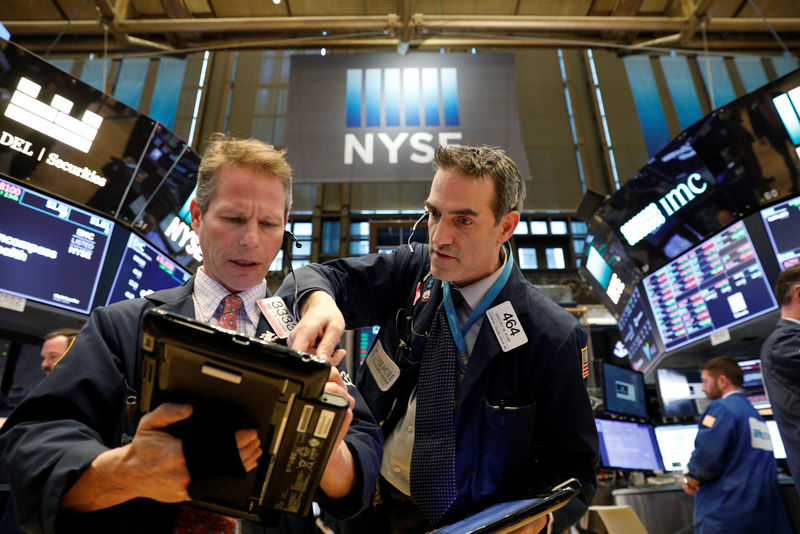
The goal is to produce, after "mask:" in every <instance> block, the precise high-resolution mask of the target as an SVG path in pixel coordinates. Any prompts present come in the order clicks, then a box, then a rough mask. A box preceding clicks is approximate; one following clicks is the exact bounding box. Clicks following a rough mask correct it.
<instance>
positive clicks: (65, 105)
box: [5, 77, 103, 152]
mask: <svg viewBox="0 0 800 534" xmlns="http://www.w3.org/2000/svg"><path fill="white" fill-rule="evenodd" d="M41 90H42V87H41V86H40V85H39V84H37V83H34V82H32V81H31V80H29V79H28V78H25V77H22V78H20V79H19V83H18V84H17V90H16V91H14V94H13V95H11V101H10V102H9V103H8V106H7V107H6V111H5V116H6V117H8V118H9V119H12V120H15V121H17V122H19V123H21V124H24V125H25V126H28V127H30V128H33V129H34V130H36V131H38V132H41V133H43V134H45V135H47V136H49V137H52V138H53V139H55V140H56V141H61V142H62V143H65V144H67V145H69V146H71V147H73V148H77V149H78V150H80V151H81V152H89V149H90V148H91V146H92V142H94V138H95V137H96V136H97V130H98V129H100V125H101V124H102V123H103V118H102V117H101V116H100V115H97V114H96V113H92V112H91V111H89V110H88V109H87V110H86V111H84V112H83V117H82V118H81V119H80V120H79V119H76V118H75V117H73V116H71V115H69V113H70V111H72V102H71V101H70V100H67V99H66V98H64V97H63V96H61V95H55V96H53V100H52V102H51V103H50V104H45V103H44V102H40V101H39V100H37V98H38V96H39V92H40V91H41Z"/></svg>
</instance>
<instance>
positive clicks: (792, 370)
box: [761, 265, 800, 494]
mask: <svg viewBox="0 0 800 534" xmlns="http://www.w3.org/2000/svg"><path fill="white" fill-rule="evenodd" d="M775 298H776V299H777V301H778V304H780V307H781V318H780V319H779V320H778V324H777V326H776V327H775V330H773V331H772V333H771V334H770V335H769V337H768V338H767V340H766V341H765V342H764V345H762V346H761V372H762V374H763V376H764V385H765V386H766V388H767V394H768V395H769V402H770V404H771V405H772V413H773V415H774V417H775V422H777V423H778V430H779V431H780V434H781V439H782V440H783V446H784V447H785V448H786V461H787V462H788V463H789V472H790V473H791V474H792V477H793V478H794V486H795V489H796V490H797V492H798V494H800V265H795V266H794V267H789V268H788V269H786V270H785V271H783V272H781V274H779V275H778V280H777V281H776V282H775Z"/></svg>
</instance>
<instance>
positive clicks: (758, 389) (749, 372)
mask: <svg viewBox="0 0 800 534" xmlns="http://www.w3.org/2000/svg"><path fill="white" fill-rule="evenodd" d="M736 363H738V364H739V367H740V368H741V369H742V373H743V375H744V384H743V386H742V391H743V392H744V395H745V397H747V400H748V401H750V404H752V405H753V408H755V409H756V410H766V409H768V408H769V407H770V404H769V399H768V398H767V392H766V390H765V389H764V378H763V377H762V376H761V360H741V361H738V362H736Z"/></svg>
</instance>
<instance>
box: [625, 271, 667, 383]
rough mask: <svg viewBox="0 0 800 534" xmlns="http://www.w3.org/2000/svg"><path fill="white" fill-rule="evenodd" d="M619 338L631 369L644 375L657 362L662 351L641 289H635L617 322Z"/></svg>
mask: <svg viewBox="0 0 800 534" xmlns="http://www.w3.org/2000/svg"><path fill="white" fill-rule="evenodd" d="M617 326H618V328H619V333H620V337H621V339H622V343H623V344H624V345H625V348H626V349H627V350H628V359H629V360H630V363H631V367H632V368H633V369H635V370H636V371H640V372H642V373H646V372H647V371H649V370H650V369H652V368H653V366H654V365H655V364H656V363H657V362H658V360H659V359H660V357H661V355H662V354H663V353H664V349H663V348H662V346H661V340H660V339H659V338H658V331H657V330H656V328H655V327H654V326H653V320H652V318H651V315H650V310H649V307H648V306H647V301H646V299H644V298H643V297H642V289H641V288H640V287H638V286H637V287H636V288H635V289H634V290H633V293H631V297H630V299H628V303H627V304H626V305H625V308H624V309H623V310H622V314H620V316H619V320H618V321H617Z"/></svg>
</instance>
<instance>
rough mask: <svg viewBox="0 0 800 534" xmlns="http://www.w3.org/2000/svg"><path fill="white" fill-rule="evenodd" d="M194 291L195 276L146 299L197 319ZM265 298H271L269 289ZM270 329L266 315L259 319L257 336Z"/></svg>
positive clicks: (155, 304)
mask: <svg viewBox="0 0 800 534" xmlns="http://www.w3.org/2000/svg"><path fill="white" fill-rule="evenodd" d="M193 291H194V276H192V277H191V278H190V279H189V280H188V281H187V282H186V283H184V284H183V285H180V286H178V287H173V288H170V289H164V290H161V291H156V292H155V293H153V294H151V295H149V296H147V297H145V298H147V300H149V301H150V302H152V303H153V305H154V306H164V307H166V308H168V309H169V310H170V311H173V312H175V313H177V314H180V315H183V316H184V317H191V318H192V319H194V318H195V316H194V299H193V298H192V293H193ZM265 296H267V297H268V296H270V291H269V288H268V289H267V291H266V294H265ZM268 329H269V325H268V323H267V319H266V317H264V314H261V316H260V317H259V319H258V325H257V326H256V335H261V334H263V333H264V332H266V331H267V330H268Z"/></svg>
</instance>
